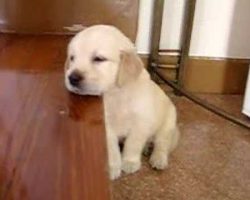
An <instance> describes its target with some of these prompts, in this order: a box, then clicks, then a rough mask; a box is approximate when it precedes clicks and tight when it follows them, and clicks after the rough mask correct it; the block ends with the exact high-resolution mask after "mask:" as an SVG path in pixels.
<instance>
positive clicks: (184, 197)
mask: <svg viewBox="0 0 250 200" xmlns="http://www.w3.org/2000/svg"><path fill="white" fill-rule="evenodd" d="M214 97H215V96H206V98H207V99H208V100H210V99H213V98H214ZM228 97H229V98H230V96H228ZM216 98H217V99H218V98H219V97H218V96H217V97H216ZM234 98H236V97H234ZM234 98H233V99H234ZM172 99H173V100H174V102H175V104H176V106H177V109H178V113H179V126H180V129H181V133H182V136H181V140H180V143H179V146H178V148H177V149H176V150H175V151H174V152H173V154H172V155H171V158H170V164H169V167H168V169H166V170H164V171H162V172H158V171H154V170H152V169H151V168H150V166H149V164H148V162H147V160H148V158H147V157H144V158H143V160H144V161H143V166H142V169H141V170H140V171H139V172H138V173H135V174H133V175H128V176H126V175H123V176H122V178H120V179H118V180H116V181H114V182H113V184H112V194H113V199H114V200H123V199H127V200H130V199H131V200H132V199H133V200H140V199H143V200H163V199H164V200H165V199H168V200H217V199H218V200H247V199H250V131H249V130H246V129H244V128H241V127H239V126H237V125H234V124H232V123H230V122H228V121H226V120H224V119H222V118H220V117H218V116H216V115H214V114H212V113H211V112H209V111H206V110H204V109H203V108H201V107H199V106H197V105H195V104H194V103H192V102H190V101H189V100H187V99H186V98H184V97H174V96H173V97H172ZM219 99H220V100H219V103H220V104H221V105H224V106H225V104H226V103H225V104H223V101H224V102H227V100H228V98H219ZM238 100H240V97H238ZM216 102H218V100H217V101H216V100H215V103H216ZM229 102H231V106H228V103H227V104H226V105H227V106H225V108H228V109H231V110H229V111H235V110H239V109H240V108H239V105H240V103H237V102H236V103H232V100H229ZM218 106H220V105H218Z"/></svg>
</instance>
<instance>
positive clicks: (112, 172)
mask: <svg viewBox="0 0 250 200" xmlns="http://www.w3.org/2000/svg"><path fill="white" fill-rule="evenodd" d="M120 176H121V165H120V164H114V165H110V166H109V178H110V179H111V180H115V179H117V178H119V177H120Z"/></svg>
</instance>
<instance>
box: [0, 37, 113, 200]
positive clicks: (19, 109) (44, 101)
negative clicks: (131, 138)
mask: <svg viewBox="0 0 250 200" xmlns="http://www.w3.org/2000/svg"><path fill="white" fill-rule="evenodd" d="M68 41H69V38H68V37H65V36H18V35H0V200H19V199H22V200H64V199H65V200H71V199H72V200H78V199H79V200H80V199H81V200H99V199H102V200H105V199H109V185H108V184H109V183H108V176H107V167H106V160H107V159H106V146H105V131H104V120H103V106H102V101H101V99H100V98H98V97H79V96H76V95H72V94H69V93H68V92H67V91H66V89H65V88H64V82H63V63H64V59H65V52H66V46H67V43H68Z"/></svg>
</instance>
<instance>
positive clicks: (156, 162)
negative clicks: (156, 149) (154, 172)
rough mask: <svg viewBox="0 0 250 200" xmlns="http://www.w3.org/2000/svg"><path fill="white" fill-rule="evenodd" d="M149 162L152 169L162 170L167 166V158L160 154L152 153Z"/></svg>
mask: <svg viewBox="0 0 250 200" xmlns="http://www.w3.org/2000/svg"><path fill="white" fill-rule="evenodd" d="M149 162H150V164H151V166H152V167H153V168H155V169H159V170H163V169H165V168H166V167H167V166H168V157H167V156H166V155H165V154H162V153H159V154H158V153H153V154H152V155H151V157H150V160H149Z"/></svg>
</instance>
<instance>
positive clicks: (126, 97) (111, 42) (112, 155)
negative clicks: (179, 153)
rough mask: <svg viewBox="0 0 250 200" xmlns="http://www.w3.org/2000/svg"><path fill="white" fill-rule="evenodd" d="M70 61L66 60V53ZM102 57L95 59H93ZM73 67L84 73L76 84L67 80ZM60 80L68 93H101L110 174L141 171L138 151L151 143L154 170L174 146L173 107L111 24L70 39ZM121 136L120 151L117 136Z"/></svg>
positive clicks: (132, 48)
mask: <svg viewBox="0 0 250 200" xmlns="http://www.w3.org/2000/svg"><path fill="white" fill-rule="evenodd" d="M72 56H73V57H74V59H71V57H72ZM96 56H97V57H101V58H105V59H104V60H102V61H98V62H97V61H95V59H94V58H96ZM76 70H77V71H78V72H79V73H81V75H82V76H83V77H84V79H83V81H81V83H80V85H79V87H73V86H72V85H71V84H70V83H69V76H70V74H71V73H72V72H73V71H76ZM65 84H66V87H67V88H68V90H70V91H71V92H74V93H77V94H82V95H103V99H104V106H105V125H106V136H107V145H108V158H109V170H110V178H111V179H116V178H118V177H119V176H120V175H121V172H122V171H123V172H125V173H133V172H136V171H137V170H139V169H140V166H141V154H142V151H143V148H144V146H145V145H146V143H147V142H149V141H153V143H154V150H153V152H152V155H151V157H150V164H151V166H152V167H153V168H156V169H164V168H165V167H167V165H168V155H169V153H170V152H171V151H172V150H173V149H174V147H175V146H176V145H177V141H178V138H179V131H178V128H177V124H176V109H175V106H174V105H173V103H172V102H171V100H170V99H169V98H168V97H167V96H166V95H165V93H164V92H163V91H162V90H161V89H160V88H159V87H158V86H157V85H156V84H155V83H154V82H153V81H152V80H151V79H150V76H149V74H148V72H147V71H146V70H145V69H144V67H143V64H142V61H141V60H140V58H139V57H138V55H137V54H136V50H135V47H134V45H133V44H132V42H131V41H130V40H129V39H128V38H127V37H126V36H124V35H123V34H122V33H121V32H120V31H119V30H118V29H116V28H115V27H112V26H106V25H96V26H92V27H90V28H87V29H85V30H83V31H82V32H80V33H78V34H77V35H76V36H75V37H74V38H73V39H72V41H71V42H70V44H69V47H68V57H67V60H66V67H65ZM122 138H126V139H125V144H124V149H123V152H122V153H121V152H120V150H119V145H118V142H119V139H122Z"/></svg>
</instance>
